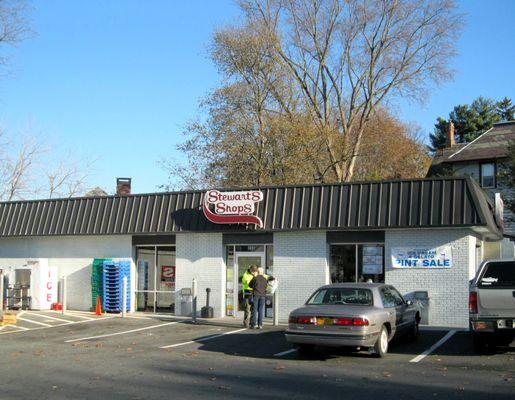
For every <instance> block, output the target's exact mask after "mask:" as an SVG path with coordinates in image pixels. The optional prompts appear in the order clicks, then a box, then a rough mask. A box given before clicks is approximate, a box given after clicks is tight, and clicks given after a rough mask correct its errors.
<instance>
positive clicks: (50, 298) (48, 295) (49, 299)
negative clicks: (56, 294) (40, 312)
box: [46, 293, 52, 301]
mask: <svg viewBox="0 0 515 400" xmlns="http://www.w3.org/2000/svg"><path fill="white" fill-rule="evenodd" d="M46 301H52V293H48V294H47V295H46Z"/></svg>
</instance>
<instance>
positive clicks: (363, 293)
mask: <svg viewBox="0 0 515 400" xmlns="http://www.w3.org/2000/svg"><path fill="white" fill-rule="evenodd" d="M307 304H312V305H357V306H371V305H372V304H373V301H372V292H371V291H370V290H369V289H357V288H325V289H320V290H317V291H316V292H315V293H314V294H313V296H311V297H310V299H309V300H308V302H307Z"/></svg>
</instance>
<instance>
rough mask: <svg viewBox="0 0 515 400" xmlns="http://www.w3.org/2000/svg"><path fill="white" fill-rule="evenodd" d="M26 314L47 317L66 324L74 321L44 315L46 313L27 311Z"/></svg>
mask: <svg viewBox="0 0 515 400" xmlns="http://www.w3.org/2000/svg"><path fill="white" fill-rule="evenodd" d="M27 315H32V316H35V317H41V318H48V319H51V320H54V321H59V322H64V323H66V324H73V322H74V321H69V320H67V319H62V318H56V317H51V316H50V315H46V314H35V313H27Z"/></svg>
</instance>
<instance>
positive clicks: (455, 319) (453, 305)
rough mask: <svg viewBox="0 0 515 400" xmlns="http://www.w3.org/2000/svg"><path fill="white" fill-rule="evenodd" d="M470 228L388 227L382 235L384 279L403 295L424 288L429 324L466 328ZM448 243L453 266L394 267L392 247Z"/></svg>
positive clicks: (471, 251)
mask: <svg viewBox="0 0 515 400" xmlns="http://www.w3.org/2000/svg"><path fill="white" fill-rule="evenodd" d="M471 233H472V232H471V231H469V230H465V229H458V230H450V229H449V230H421V229H417V230H390V231H386V236H385V256H386V260H385V261H386V262H385V265H386V274H385V281H386V283H388V284H391V285H393V286H395V287H396V288H397V289H398V290H399V291H400V292H401V293H402V294H409V293H412V292H414V291H421V290H426V291H428V294H429V298H430V301H429V325H432V326H448V327H462V328H466V327H468V291H469V290H468V285H469V277H470V276H471V275H473V273H474V272H475V269H476V251H475V245H476V238H475V237H474V236H472V235H471ZM446 244H450V245H451V248H452V258H453V265H452V267H451V268H449V269H420V268H414V269H396V268H393V267H392V261H391V249H392V247H437V246H442V245H446Z"/></svg>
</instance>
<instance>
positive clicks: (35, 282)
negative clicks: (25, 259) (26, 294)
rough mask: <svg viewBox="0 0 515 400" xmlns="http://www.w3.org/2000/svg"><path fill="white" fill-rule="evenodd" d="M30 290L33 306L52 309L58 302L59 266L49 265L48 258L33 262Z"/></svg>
mask: <svg viewBox="0 0 515 400" xmlns="http://www.w3.org/2000/svg"><path fill="white" fill-rule="evenodd" d="M30 286H31V287H30V292H31V295H32V299H31V308H32V309H34V310H50V308H51V305H52V303H55V302H57V268H56V267H55V266H50V265H48V259H46V258H40V259H39V260H38V262H35V263H33V264H32V273H31V284H30Z"/></svg>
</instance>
